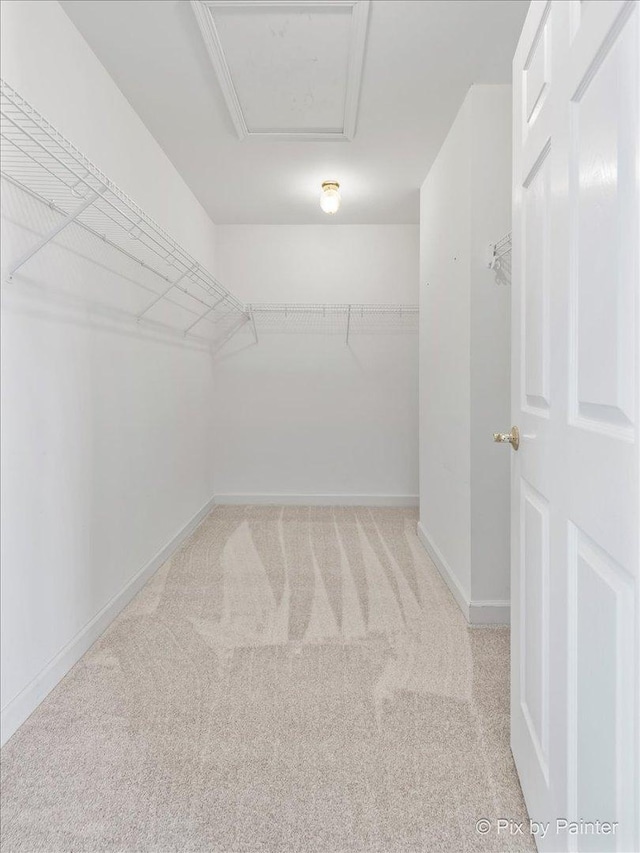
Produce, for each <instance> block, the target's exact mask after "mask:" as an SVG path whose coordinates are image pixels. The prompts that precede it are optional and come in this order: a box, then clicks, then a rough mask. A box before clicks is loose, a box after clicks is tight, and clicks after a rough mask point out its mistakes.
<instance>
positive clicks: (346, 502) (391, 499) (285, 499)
mask: <svg viewBox="0 0 640 853" xmlns="http://www.w3.org/2000/svg"><path fill="white" fill-rule="evenodd" d="M215 502H216V503H217V504H221V505H223V504H227V505H232V506H233V505H234V504H235V505H238V506H240V505H245V504H268V505H270V506H418V495H289V494H253V495H252V494H228V495H216V496H215Z"/></svg>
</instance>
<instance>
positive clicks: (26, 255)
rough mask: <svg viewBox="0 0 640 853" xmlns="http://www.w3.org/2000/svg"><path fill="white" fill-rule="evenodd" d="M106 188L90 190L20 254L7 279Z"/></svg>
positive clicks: (73, 220)
mask: <svg viewBox="0 0 640 853" xmlns="http://www.w3.org/2000/svg"><path fill="white" fill-rule="evenodd" d="M106 189H107V188H106V187H104V186H103V187H100V189H98V190H94V191H93V192H91V193H90V195H89V196H88V197H87V198H86V199H85V200H84V201H83V202H82V204H79V205H78V206H77V207H76V209H75V210H72V211H71V213H69V214H68V215H67V216H66V217H65V218H64V219H63V220H62V222H61V223H60V224H59V225H57V226H56V227H55V228H53V229H52V230H51V231H49V233H48V234H45V236H44V237H41V238H40V240H38V242H37V243H35V244H34V245H33V246H32V247H31V248H30V249H29V250H28V251H26V252H25V253H24V255H22V256H21V257H20V258H19V259H18V260H17V261H16V262H15V263H14V264H13V265H12V266H11V268H10V269H9V275H8V278H9V281H11V279H12V278H13V276H14V275H15V273H17V272H18V270H19V269H20V267H21V266H23V264H26V262H27V261H28V260H30V259H31V258H32V257H33V256H34V255H35V254H36V253H37V252H39V251H40V249H43V248H44V247H45V246H46V245H47V243H50V242H51V241H52V240H53V238H54V237H57V236H58V234H59V233H60V232H61V231H62V230H63V229H64V228H66V227H67V225H70V224H71V223H72V222H75V220H76V219H77V218H78V217H79V216H80V214H81V213H83V212H84V211H85V210H86V209H87V208H88V207H89V206H90V205H92V204H93V203H94V201H96V200H97V199H99V198H100V196H101V195H102V193H104V192H105V191H106Z"/></svg>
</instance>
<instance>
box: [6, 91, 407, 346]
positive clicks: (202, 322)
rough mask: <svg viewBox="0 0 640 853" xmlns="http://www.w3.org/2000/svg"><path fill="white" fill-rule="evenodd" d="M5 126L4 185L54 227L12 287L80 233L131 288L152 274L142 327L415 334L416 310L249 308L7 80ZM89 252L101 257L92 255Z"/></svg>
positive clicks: (208, 332)
mask: <svg viewBox="0 0 640 853" xmlns="http://www.w3.org/2000/svg"><path fill="white" fill-rule="evenodd" d="M0 119H1V128H0V131H1V132H0V142H1V145H0V163H1V172H2V177H3V179H6V180H7V181H9V183H10V184H12V185H14V186H16V187H18V189H19V190H21V191H23V192H25V193H26V194H27V195H28V196H29V197H30V198H32V199H35V200H36V201H37V202H40V203H41V204H42V205H44V206H46V209H47V210H48V211H49V212H50V213H51V214H52V215H53V216H54V224H49V225H47V226H46V227H42V226H39V227H37V228H34V231H35V232H36V236H35V237H34V238H33V242H32V243H31V245H30V247H29V248H28V249H27V251H25V253H24V254H23V255H22V256H21V257H19V258H16V259H15V260H13V261H12V262H11V263H10V264H9V268H8V278H9V279H11V278H12V277H13V276H14V275H15V274H16V273H18V272H19V271H20V269H21V268H22V267H23V265H25V264H26V263H27V262H28V261H29V260H30V259H31V258H32V257H34V256H35V255H36V254H37V253H38V252H39V251H40V250H41V249H42V248H44V247H45V246H46V245H47V244H48V243H51V242H52V241H54V240H56V238H58V237H59V236H60V235H61V232H64V234H65V235H69V234H70V232H74V229H78V228H79V229H81V231H82V232H83V233H85V234H87V235H89V238H88V239H89V240H90V241H93V243H92V245H93V246H94V247H97V246H98V245H100V247H104V246H105V245H106V246H108V247H111V248H112V249H114V250H117V252H118V253H120V254H121V255H123V256H124V257H125V258H126V259H127V263H128V264H132V265H133V267H134V268H135V269H138V268H139V269H140V270H141V271H143V272H141V273H140V275H136V276H135V277H134V278H133V279H132V281H133V282H134V284H137V285H139V286H140V287H144V286H145V282H146V283H147V285H148V282H149V276H148V275H147V273H151V276H150V278H151V279H152V280H153V282H154V285H153V287H151V288H150V287H149V286H146V287H145V290H146V294H145V299H144V304H141V307H140V308H139V309H138V308H137V309H136V310H135V312H133V316H135V318H136V319H137V320H138V321H139V322H148V323H151V324H152V325H154V326H161V327H164V328H166V329H168V330H170V331H172V332H179V333H181V334H182V335H184V336H188V337H190V338H191V337H192V338H195V339H197V340H201V341H206V342H207V343H211V342H212V341H213V340H214V339H215V340H216V341H219V340H220V339H221V338H222V341H223V342H225V341H226V340H228V339H229V337H231V336H232V335H233V334H235V332H236V331H238V330H239V329H240V328H241V327H242V326H243V325H244V324H245V323H248V324H249V326H250V327H251V329H252V331H253V334H254V336H255V340H256V342H257V341H258V329H259V328H261V329H264V330H265V331H266V330H278V329H280V330H285V331H287V330H290V331H320V330H322V331H333V332H337V331H339V332H340V333H344V334H345V336H346V342H347V343H348V342H349V336H350V334H352V333H353V332H357V331H380V330H388V331H393V330H394V329H397V330H400V329H406V330H415V329H417V315H418V306H417V305H396V304H392V305H389V304H384V305H383V304H378V305H375V304H321V303H320V304H318V303H315V304H300V303H263V304H252V305H244V304H243V303H242V302H240V301H239V300H238V299H237V298H236V297H235V296H233V295H232V294H231V293H230V292H229V291H228V290H227V289H226V288H225V287H224V286H223V285H222V284H221V283H220V282H219V281H218V280H217V279H216V278H215V277H214V276H213V275H212V274H211V273H209V272H208V271H207V270H206V269H205V268H204V267H202V266H201V265H200V264H199V263H198V262H197V261H196V260H195V259H194V258H193V257H192V256H191V255H190V254H189V253H188V252H187V251H186V250H185V249H183V248H182V247H181V246H180V245H179V244H178V243H177V242H176V241H175V240H174V239H173V238H172V237H170V236H169V235H168V234H167V233H166V232H165V231H164V230H163V229H162V228H161V227H160V226H159V225H158V224H157V223H156V222H155V221H154V220H153V219H151V218H150V217H149V216H147V214H146V213H144V211H143V210H142V209H141V208H140V207H138V205H136V204H135V203H134V202H133V201H132V200H131V199H130V198H129V197H128V196H127V195H125V193H123V192H122V191H121V190H120V189H119V188H118V187H117V186H116V185H115V184H114V183H113V182H112V181H110V180H109V179H108V178H107V177H106V176H105V175H104V174H103V172H101V171H100V169H98V168H97V166H95V165H94V164H93V163H92V162H91V161H90V160H89V159H88V158H87V157H85V156H84V155H83V154H82V153H81V152H80V151H79V150H78V149H77V148H76V147H75V146H74V145H73V144H72V143H71V142H69V141H68V140H67V139H66V138H65V137H64V136H63V135H62V134H61V133H59V132H58V131H57V130H56V129H55V128H54V127H53V126H52V125H51V124H50V123H49V122H48V121H47V120H46V119H45V118H44V117H43V116H42V115H40V113H39V112H38V111H37V110H36V109H34V108H33V107H32V106H31V105H30V104H29V103H28V102H27V101H26V100H25V99H24V98H22V97H21V96H20V95H19V94H18V93H17V92H16V91H15V89H13V88H12V87H11V86H9V85H8V84H7V83H6V82H5V81H3V80H0ZM38 235H39V236H38ZM71 239H73V240H75V236H71ZM96 241H98V242H96ZM56 242H58V241H56ZM67 242H68V240H67ZM86 251H87V254H89V255H91V253H92V252H93V254H94V255H95V259H96V260H97V259H98V251H97V249H96V248H94V249H93V250H86ZM102 251H103V250H102V248H101V249H100V253H102ZM91 259H92V258H91V257H90V258H89V260H91ZM143 273H144V274H143ZM143 279H144V282H143ZM163 305H164V306H165V307H166V306H171V305H173V306H177V307H178V308H179V309H180V311H182V312H183V316H185V314H184V312H186V316H187V317H188V322H186V323H182V324H181V325H180V326H179V328H178V327H176V325H174V324H172V323H166V322H161V321H159V320H158V319H157V317H158V315H159V316H160V317H162V311H160V310H159V309H161V308H162V306H163ZM130 313H131V312H130Z"/></svg>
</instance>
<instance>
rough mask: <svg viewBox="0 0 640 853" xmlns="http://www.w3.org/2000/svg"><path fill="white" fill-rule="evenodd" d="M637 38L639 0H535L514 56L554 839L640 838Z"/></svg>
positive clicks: (542, 711)
mask: <svg viewBox="0 0 640 853" xmlns="http://www.w3.org/2000/svg"><path fill="white" fill-rule="evenodd" d="M639 36H640V9H639V5H638V2H637V0H630V2H624V0H585V2H582V3H580V2H578V0H551V2H539V1H538V0H534V2H532V4H531V7H530V10H529V15H528V17H527V21H526V22H525V26H524V30H523V33H522V37H521V40H520V43H519V45H518V50H517V52H516V56H515V59H514V74H513V79H514V125H513V126H514V158H513V169H514V176H513V187H514V221H513V264H512V269H513V299H512V310H513V347H512V358H513V364H512V409H513V411H512V416H513V423H514V424H517V425H518V426H519V427H520V433H521V444H520V450H519V451H518V452H517V453H514V454H513V460H512V565H513V571H512V598H513V607H512V656H513V661H512V710H511V714H512V749H513V753H514V757H515V760H516V765H517V767H518V772H519V774H520V778H521V783H522V788H523V792H524V795H525V799H526V801H527V805H528V808H529V811H530V815H531V817H532V819H534V820H538V821H543V822H545V823H546V822H549V823H550V824H551V826H550V829H549V831H548V832H547V834H546V835H545V837H544V839H543V838H542V837H541V836H540V835H538V836H537V838H536V841H537V843H538V846H539V848H540V849H542V850H558V851H566V850H569V851H574V850H575V851H583V850H584V851H592V850H593V851H596V850H597V851H637V850H640V827H639V823H640V817H639V815H638V801H639V798H640V780H639V778H638V776H639V768H640V633H639V627H638V622H639V619H638V613H639V610H640V605H639V597H638V595H639V593H638V589H639V583H638V577H639V569H638V565H639V552H640V509H639V500H638V493H639V482H640V457H639V453H638V447H639V433H638V423H639V416H638V406H639V401H638V397H639V394H640V389H639V383H640V372H639V368H638V364H639V354H638V347H639V332H638V329H639V325H640V323H639V313H640V280H639V273H638V270H639V258H638V247H639V244H640V218H639V198H640V148H639V142H640V118H639V108H640V84H639V81H640V50H639ZM563 820H564V821H567V820H572V821H576V822H579V821H582V822H583V824H579V826H578V829H577V831H574V832H568V831H567V827H566V826H563V825H562V823H561V824H560V825H558V824H557V821H561V822H562V821H563ZM596 821H600V825H602V823H603V822H605V821H610V822H612V823H616V824H617V826H616V827H615V829H614V830H613V831H611V832H609V833H606V834H605V833H603V832H599V831H593V830H590V829H589V826H588V825H585V824H584V822H594V823H595V822H596ZM580 827H582V829H581V828H580Z"/></svg>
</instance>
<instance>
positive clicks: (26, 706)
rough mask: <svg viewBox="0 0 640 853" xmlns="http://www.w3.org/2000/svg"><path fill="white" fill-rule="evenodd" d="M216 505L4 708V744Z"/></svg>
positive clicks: (192, 522) (200, 513)
mask: <svg viewBox="0 0 640 853" xmlns="http://www.w3.org/2000/svg"><path fill="white" fill-rule="evenodd" d="M214 505H215V499H212V500H210V501H207V503H206V504H205V505H204V506H203V507H202V509H200V510H199V511H198V512H197V513H196V514H195V515H194V516H193V518H192V519H191V520H190V521H188V522H187V523H186V524H185V525H184V527H182V529H181V530H179V531H178V533H176V535H175V536H174V537H173V538H172V539H171V541H170V542H167V544H166V545H165V546H164V548H162V549H161V550H160V551H158V553H157V554H156V555H155V556H154V557H153V558H152V559H151V560H150V561H149V562H148V563H147V564H146V566H143V568H142V569H140V571H139V572H137V573H136V574H135V575H134V576H133V578H131V580H130V581H129V582H128V583H127V584H126V585H125V586H124V587H123V588H122V589H121V590H120V592H118V593H117V594H116V595H115V596H114V597H113V598H112V599H111V601H109V602H108V603H107V604H105V606H104V607H103V608H102V610H100V611H99V613H97V614H96V615H95V616H94V617H93V619H92V620H91V621H90V622H88V623H87V624H86V625H85V626H84V628H82V630H81V631H79V633H77V634H76V635H75V637H73V639H72V640H70V641H69V642H68V643H67V645H66V646H65V647H64V648H63V649H62V650H61V651H60V652H58V654H57V655H56V656H55V657H54V658H53V659H52V660H50V661H49V663H48V664H47V665H46V666H45V667H44V669H42V670H41V671H40V672H39V673H38V675H36V677H35V678H34V679H33V680H32V681H31V682H30V683H29V684H27V686H26V687H25V688H24V689H23V690H22V691H21V692H20V693H18V695H17V696H15V697H14V698H13V699H12V700H11V701H10V702H8V703H7V704H6V705H5V707H4V708H3V709H2V713H1V715H0V725H1V728H2V734H1V743H2V744H4V743H6V741H7V740H8V739H9V738H10V737H11V735H12V734H13V733H14V732H15V731H16V730H17V729H18V728H19V727H20V726H21V725H22V724H23V723H24V721H25V720H26V719H27V717H29V716H30V715H31V714H32V713H33V712H34V711H35V709H36V708H37V707H38V705H39V704H40V703H41V702H42V700H43V699H44V698H45V697H46V696H47V694H49V693H50V692H51V690H53V688H54V687H55V686H56V684H58V682H59V681H61V680H62V679H63V678H64V676H65V675H66V674H67V673H68V672H69V670H70V669H71V667H72V666H73V665H74V664H76V663H77V662H78V661H79V660H80V658H81V657H82V655H83V654H85V652H86V651H88V649H89V648H91V646H92V645H93V644H94V643H95V641H96V640H97V639H98V638H99V637H100V636H101V634H103V633H104V631H105V630H106V629H107V627H108V626H109V625H110V624H111V622H112V621H113V620H114V619H115V617H116V616H117V615H118V613H119V612H120V611H121V610H122V609H123V608H124V607H125V606H126V605H127V604H128V603H129V602H130V601H131V599H132V598H133V597H134V596H135V594H136V593H137V592H139V590H140V589H141V588H142V587H143V586H144V585H145V583H146V582H147V581H148V580H149V578H150V577H151V575H153V573H154V572H156V571H157V570H158V569H159V568H160V566H161V565H162V564H163V563H164V562H165V561H166V560H168V559H169V557H170V556H171V554H172V553H173V552H174V551H175V550H176V549H177V548H178V546H179V545H180V544H181V543H182V541H183V540H184V539H186V537H187V536H189V535H190V534H191V533H192V532H193V531H194V530H195V529H196V527H197V526H198V525H199V524H200V522H201V521H202V519H203V518H204V517H205V516H206V515H207V514H208V513H209V512H210V511H211V509H212V508H213V506H214Z"/></svg>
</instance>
